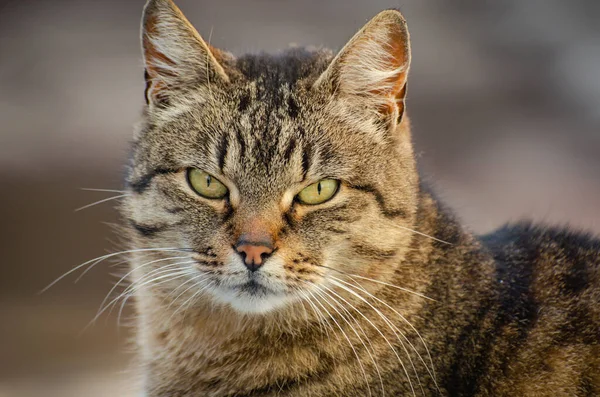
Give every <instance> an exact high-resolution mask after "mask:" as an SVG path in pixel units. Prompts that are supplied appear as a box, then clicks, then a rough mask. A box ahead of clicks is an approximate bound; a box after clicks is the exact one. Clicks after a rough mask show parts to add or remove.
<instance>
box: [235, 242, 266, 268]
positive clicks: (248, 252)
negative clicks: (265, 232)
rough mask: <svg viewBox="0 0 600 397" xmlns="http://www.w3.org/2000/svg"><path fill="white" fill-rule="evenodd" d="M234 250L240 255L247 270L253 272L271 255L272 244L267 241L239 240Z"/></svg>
mask: <svg viewBox="0 0 600 397" xmlns="http://www.w3.org/2000/svg"><path fill="white" fill-rule="evenodd" d="M235 250H236V251H237V252H239V253H240V254H241V255H242V258H243V259H244V264H245V265H246V267H247V268H248V270H250V271H252V272H255V271H257V270H258V269H259V268H260V267H261V266H262V265H263V264H264V263H265V259H267V258H268V257H269V256H270V255H271V254H272V253H273V244H271V242H267V241H260V242H259V241H257V242H253V241H244V240H241V241H239V242H238V244H237V245H236V246H235Z"/></svg>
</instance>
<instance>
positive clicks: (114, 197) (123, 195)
mask: <svg viewBox="0 0 600 397" xmlns="http://www.w3.org/2000/svg"><path fill="white" fill-rule="evenodd" d="M127 196H129V194H120V195H118V196H113V197H109V198H105V199H102V200H98V201H95V202H93V203H91V204H88V205H84V206H83V207H79V208H77V209H75V212H79V211H83V210H85V209H87V208H90V207H93V206H95V205H98V204H102V203H106V202H108V201H111V200H117V199H121V198H123V197H127Z"/></svg>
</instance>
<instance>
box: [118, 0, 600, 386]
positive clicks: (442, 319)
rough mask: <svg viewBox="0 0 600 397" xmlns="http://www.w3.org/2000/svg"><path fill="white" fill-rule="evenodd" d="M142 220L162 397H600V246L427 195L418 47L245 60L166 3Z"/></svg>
mask: <svg viewBox="0 0 600 397" xmlns="http://www.w3.org/2000/svg"><path fill="white" fill-rule="evenodd" d="M142 38H143V44H144V58H145V62H146V81H147V89H146V99H147V106H146V109H145V112H144V117H143V120H142V122H141V123H140V125H139V127H138V129H137V131H136V137H135V144H134V148H133V156H132V163H131V166H130V169H129V173H128V178H127V186H128V190H129V193H130V195H129V196H128V197H126V198H125V200H124V202H123V204H122V206H121V212H122V214H123V217H124V219H125V220H126V227H125V234H126V236H127V239H128V241H129V242H130V245H131V249H132V250H134V249H136V250H138V251H137V252H134V253H132V256H131V260H130V265H131V276H132V277H131V278H132V290H133V291H134V292H135V297H136V311H137V314H138V327H137V328H138V332H137V333H138V335H137V340H138V346H139V350H140V352H139V360H140V362H139V364H140V367H141V369H142V373H143V385H144V392H145V393H146V395H147V396H149V397H156V396H173V397H176V396H181V397H184V396H185V397H187V396H215V397H217V396H380V395H387V396H411V395H418V396H516V395H519V396H520V395H522V396H593V395H600V377H599V376H600V375H599V374H600V350H599V344H598V342H599V340H600V331H599V329H600V305H599V303H600V241H598V240H595V239H593V238H592V237H590V236H585V235H580V234H577V233H573V232H570V231H567V230H558V229H551V228H542V227H536V226H532V225H528V224H518V225H513V226H506V227H504V228H503V229H500V230H498V231H496V232H495V233H493V234H490V235H488V236H483V237H476V236H474V235H472V234H471V233H469V232H468V231H466V230H464V229H463V228H462V227H461V226H460V224H459V223H458V222H457V221H456V220H455V219H454V217H453V216H452V214H451V212H450V211H449V210H447V209H446V208H444V207H443V205H441V204H440V203H439V201H438V200H437V199H436V198H435V197H434V196H433V195H432V194H431V193H430V192H429V190H428V189H427V188H426V187H425V186H424V185H423V184H422V183H421V182H420V180H419V176H418V174H417V171H416V165H415V158H414V154H413V149H412V142H411V135H410V122H409V119H408V117H407V115H406V112H405V96H406V79H407V75H408V69H409V65H410V44H409V36H408V30H407V28H406V24H405V22H404V19H403V18H402V16H401V15H400V13H399V12H398V11H395V10H387V11H383V12H382V13H380V14H378V15H377V16H376V17H375V18H373V19H372V20H371V21H370V22H369V23H368V24H367V25H366V26H365V27H364V28H363V29H362V30H361V31H359V32H358V33H357V34H356V35H355V36H354V37H353V38H352V39H351V40H350V42H349V43H348V44H347V45H346V46H345V47H344V48H343V49H342V50H341V51H340V52H339V53H338V54H337V55H333V54H332V53H330V52H327V51H316V52H309V51H305V50H301V49H295V50H291V51H287V52H285V53H282V54H279V55H247V56H243V57H240V58H234V57H233V56H231V55H229V54H227V53H225V52H223V51H221V50H218V49H215V48H213V47H211V46H210V45H208V44H207V43H206V42H204V41H203V40H202V38H201V37H200V36H199V35H198V33H197V32H196V31H195V29H194V28H193V27H192V26H191V25H190V24H189V22H188V21H187V20H186V19H185V17H184V16H183V14H181V12H180V11H179V9H177V7H176V6H175V5H174V4H173V3H172V1H170V0H151V1H149V2H148V4H147V6H146V9H145V13H144V22H143V31H142Z"/></svg>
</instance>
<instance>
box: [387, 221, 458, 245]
mask: <svg viewBox="0 0 600 397" xmlns="http://www.w3.org/2000/svg"><path fill="white" fill-rule="evenodd" d="M392 226H394V227H397V228H400V229H404V230H408V231H409V232H413V233H415V234H418V235H420V236H423V237H427V238H430V239H432V240H435V241H438V242H440V243H443V244H447V245H454V244H452V243H449V242H447V241H444V240H440V239H439V238H436V237H433V236H430V235H429V234H425V233H422V232H419V231H417V230H414V229H411V228H409V227H406V226H402V225H392Z"/></svg>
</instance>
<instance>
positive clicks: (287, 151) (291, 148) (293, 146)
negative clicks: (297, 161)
mask: <svg viewBox="0 0 600 397" xmlns="http://www.w3.org/2000/svg"><path fill="white" fill-rule="evenodd" d="M296 144H297V142H296V138H294V137H291V138H290V141H289V142H288V146H287V148H286V149H285V152H284V153H283V158H284V160H285V161H289V160H290V159H291V158H292V155H293V154H294V150H295V149H296Z"/></svg>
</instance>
